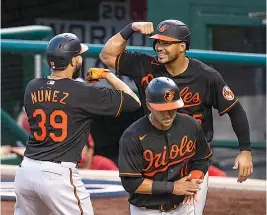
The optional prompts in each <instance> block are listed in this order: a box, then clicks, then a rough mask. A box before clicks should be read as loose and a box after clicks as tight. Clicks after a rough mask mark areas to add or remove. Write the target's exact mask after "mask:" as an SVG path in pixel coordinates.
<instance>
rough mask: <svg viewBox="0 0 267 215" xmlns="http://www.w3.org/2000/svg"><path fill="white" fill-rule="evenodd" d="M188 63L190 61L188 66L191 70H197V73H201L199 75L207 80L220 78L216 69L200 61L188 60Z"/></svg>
mask: <svg viewBox="0 0 267 215" xmlns="http://www.w3.org/2000/svg"><path fill="white" fill-rule="evenodd" d="M189 61H190V66H191V67H192V68H193V69H195V70H197V72H198V73H201V75H203V76H205V77H207V78H211V79H212V78H214V77H215V76H220V73H219V72H218V71H217V70H216V69H214V68H212V67H210V66H209V65H207V64H205V63H203V62H202V61H200V60H197V59H194V58H189Z"/></svg>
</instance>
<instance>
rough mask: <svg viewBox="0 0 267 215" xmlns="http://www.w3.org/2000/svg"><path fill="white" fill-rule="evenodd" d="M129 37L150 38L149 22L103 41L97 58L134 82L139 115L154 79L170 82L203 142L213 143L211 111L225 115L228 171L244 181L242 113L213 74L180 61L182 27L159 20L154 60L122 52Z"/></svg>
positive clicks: (246, 159)
mask: <svg viewBox="0 0 267 215" xmlns="http://www.w3.org/2000/svg"><path fill="white" fill-rule="evenodd" d="M135 32H139V33H141V34H151V33H153V32H154V28H153V23H151V22H133V23H131V24H129V25H127V26H126V27H125V28H124V29H122V30H121V31H120V32H119V33H117V34H116V35H114V36H113V37H112V38H110V39H109V40H108V41H107V43H106V44H105V46H104V48H103V49H102V51H101V53H100V59H101V60H102V61H103V63H105V64H106V65H108V66H110V67H113V68H116V72H117V74H121V75H125V76H129V77H131V78H132V79H133V80H134V82H135V84H136V86H137V88H138V91H139V95H140V99H141V103H142V107H143V108H144V112H145V113H148V112H149V110H148V109H147V107H146V105H145V103H146V100H145V89H146V87H147V85H148V84H149V82H150V81H151V80H152V79H153V78H156V77H160V76H165V77H168V78H171V79H173V80H174V82H175V83H176V84H177V85H178V86H179V87H180V89H181V91H180V96H181V97H182V99H183V101H184V103H185V105H184V107H183V108H180V109H179V112H180V113H183V114H187V115H190V116H192V117H194V118H195V119H196V120H197V121H198V122H199V124H201V126H202V128H203V131H204V134H205V137H206V139H207V141H208V143H210V142H211V141H212V138H213V118H212V108H215V109H217V110H218V113H219V115H220V116H222V115H224V114H225V113H227V114H228V115H229V117H230V119H231V123H232V127H233V130H234V132H235V133H236V135H237V138H238V141H239V147H240V154H239V155H238V156H237V158H236V160H235V165H234V168H236V169H237V168H239V173H238V179H237V181H238V182H240V183H241V182H243V181H245V180H246V179H247V178H248V176H249V175H250V174H251V173H252V172H253V164H252V156H251V147H250V133H249V124H248V120H247V116H246V113H245V111H244V109H243V107H242V106H241V104H240V103H239V101H238V100H237V98H236V97H235V95H234V93H233V92H232V90H231V89H230V87H229V86H227V84H226V83H225V81H224V80H223V78H222V77H221V75H220V73H219V72H217V71H216V70H215V69H213V68H211V67H209V66H208V65H206V64H204V63H203V62H201V61H199V60H196V59H193V58H189V57H187V56H186V50H189V48H190V35H191V33H190V31H189V29H188V27H187V26H186V24H184V23H183V22H181V21H179V20H165V21H162V22H161V23H160V24H159V25H158V26H157V28H156V31H155V34H154V35H153V36H151V37H150V38H151V39H153V40H154V42H153V48H154V50H155V52H156V53H157V56H151V55H149V54H145V53H137V52H129V51H127V50H125V48H126V42H127V40H128V39H129V38H130V37H131V36H132V35H133V34H134V33H135ZM207 175H208V174H207ZM207 175H206V177H205V182H204V183H203V184H202V189H201V192H200V193H199V195H201V196H200V198H199V199H200V201H199V202H198V204H197V207H199V209H198V210H197V212H198V213H199V214H202V211H203V208H204V205H205V200H206V193H207V183H208V182H207Z"/></svg>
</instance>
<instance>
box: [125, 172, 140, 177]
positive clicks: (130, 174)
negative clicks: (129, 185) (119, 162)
mask: <svg viewBox="0 0 267 215" xmlns="http://www.w3.org/2000/svg"><path fill="white" fill-rule="evenodd" d="M120 175H128V176H142V174H141V173H131V172H120Z"/></svg>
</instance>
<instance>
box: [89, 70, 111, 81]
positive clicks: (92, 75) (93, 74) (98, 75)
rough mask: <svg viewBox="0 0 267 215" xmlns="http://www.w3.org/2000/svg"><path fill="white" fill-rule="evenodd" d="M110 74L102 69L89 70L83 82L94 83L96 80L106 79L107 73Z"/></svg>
mask: <svg viewBox="0 0 267 215" xmlns="http://www.w3.org/2000/svg"><path fill="white" fill-rule="evenodd" d="M109 72H111V71H110V70H109V69H104V68H90V69H89V70H88V71H87V73H86V74H85V80H86V81H87V82H90V83H91V82H92V81H94V80H95V81H96V80H98V79H103V78H106V75H107V73H109Z"/></svg>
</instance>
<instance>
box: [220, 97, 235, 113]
mask: <svg viewBox="0 0 267 215" xmlns="http://www.w3.org/2000/svg"><path fill="white" fill-rule="evenodd" d="M237 101H238V99H236V100H235V102H234V103H233V104H231V105H230V106H229V107H228V108H226V109H225V110H224V111H222V112H220V113H219V115H222V114H224V113H225V112H227V111H228V110H229V109H231V108H232V107H233V105H234V104H236V103H237Z"/></svg>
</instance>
